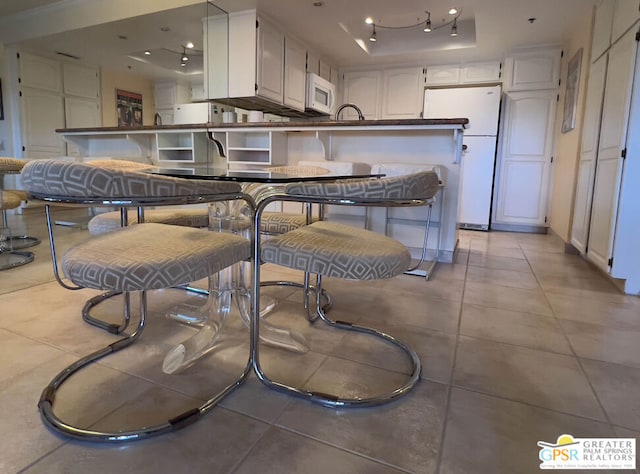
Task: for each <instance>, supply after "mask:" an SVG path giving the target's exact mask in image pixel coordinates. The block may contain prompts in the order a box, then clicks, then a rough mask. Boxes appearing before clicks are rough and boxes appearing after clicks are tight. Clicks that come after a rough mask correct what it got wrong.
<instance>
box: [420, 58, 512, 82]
mask: <svg viewBox="0 0 640 474" xmlns="http://www.w3.org/2000/svg"><path fill="white" fill-rule="evenodd" d="M501 68H502V64H501V63H500V61H484V62H475V63H466V64H462V65H459V64H447V65H442V66H428V67H427V69H426V75H425V82H426V85H427V86H440V85H442V86H447V85H458V84H486V83H493V82H499V81H500V76H501Z"/></svg>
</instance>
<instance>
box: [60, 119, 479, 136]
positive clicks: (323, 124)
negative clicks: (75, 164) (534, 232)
mask: <svg viewBox="0 0 640 474" xmlns="http://www.w3.org/2000/svg"><path fill="white" fill-rule="evenodd" d="M468 123H469V119H467V118H442V119H402V120H340V121H334V120H328V121H318V122H306V121H304V122H302V121H301V122H241V123H194V124H181V125H144V126H142V127H93V128H58V129H56V132H57V133H82V132H121V133H127V132H144V131H147V132H154V131H162V130H193V129H230V128H318V129H321V128H329V127H345V128H347V127H389V126H414V125H421V126H428V125H462V126H465V125H467V124H468Z"/></svg>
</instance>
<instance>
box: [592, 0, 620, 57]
mask: <svg viewBox="0 0 640 474" xmlns="http://www.w3.org/2000/svg"><path fill="white" fill-rule="evenodd" d="M613 6H614V2H613V1H612V0H601V1H600V3H599V4H598V5H597V6H596V14H595V20H594V23H593V37H592V39H591V62H593V61H595V60H596V59H598V58H599V57H600V56H602V54H603V53H604V52H605V51H606V50H607V49H608V48H609V46H610V45H611V22H612V20H613Z"/></svg>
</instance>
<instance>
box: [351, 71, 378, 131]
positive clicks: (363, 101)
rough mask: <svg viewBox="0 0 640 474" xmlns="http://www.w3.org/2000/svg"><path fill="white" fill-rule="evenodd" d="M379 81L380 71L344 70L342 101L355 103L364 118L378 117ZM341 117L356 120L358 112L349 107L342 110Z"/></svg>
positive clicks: (373, 118) (372, 118)
mask: <svg viewBox="0 0 640 474" xmlns="http://www.w3.org/2000/svg"><path fill="white" fill-rule="evenodd" d="M381 82H382V80H381V74H380V71H357V72H345V73H344V78H343V85H342V100H343V102H344V103H349V104H355V105H357V106H358V107H359V108H360V110H362V114H363V115H364V118H365V119H367V120H375V119H378V118H379V117H380V112H379V110H380V106H379V97H380V96H381V93H380V90H381ZM341 118H342V119H346V120H357V119H358V114H357V113H356V112H355V111H354V110H353V109H352V108H351V107H349V108H347V109H345V110H343V111H342V113H341Z"/></svg>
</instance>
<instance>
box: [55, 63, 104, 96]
mask: <svg viewBox="0 0 640 474" xmlns="http://www.w3.org/2000/svg"><path fill="white" fill-rule="evenodd" d="M62 78H63V84H64V93H65V94H67V95H75V96H78V97H85V98H87V99H94V100H95V99H98V98H99V97H100V76H99V74H98V69H97V68H95V67H89V66H82V65H80V64H70V63H63V65H62Z"/></svg>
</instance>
